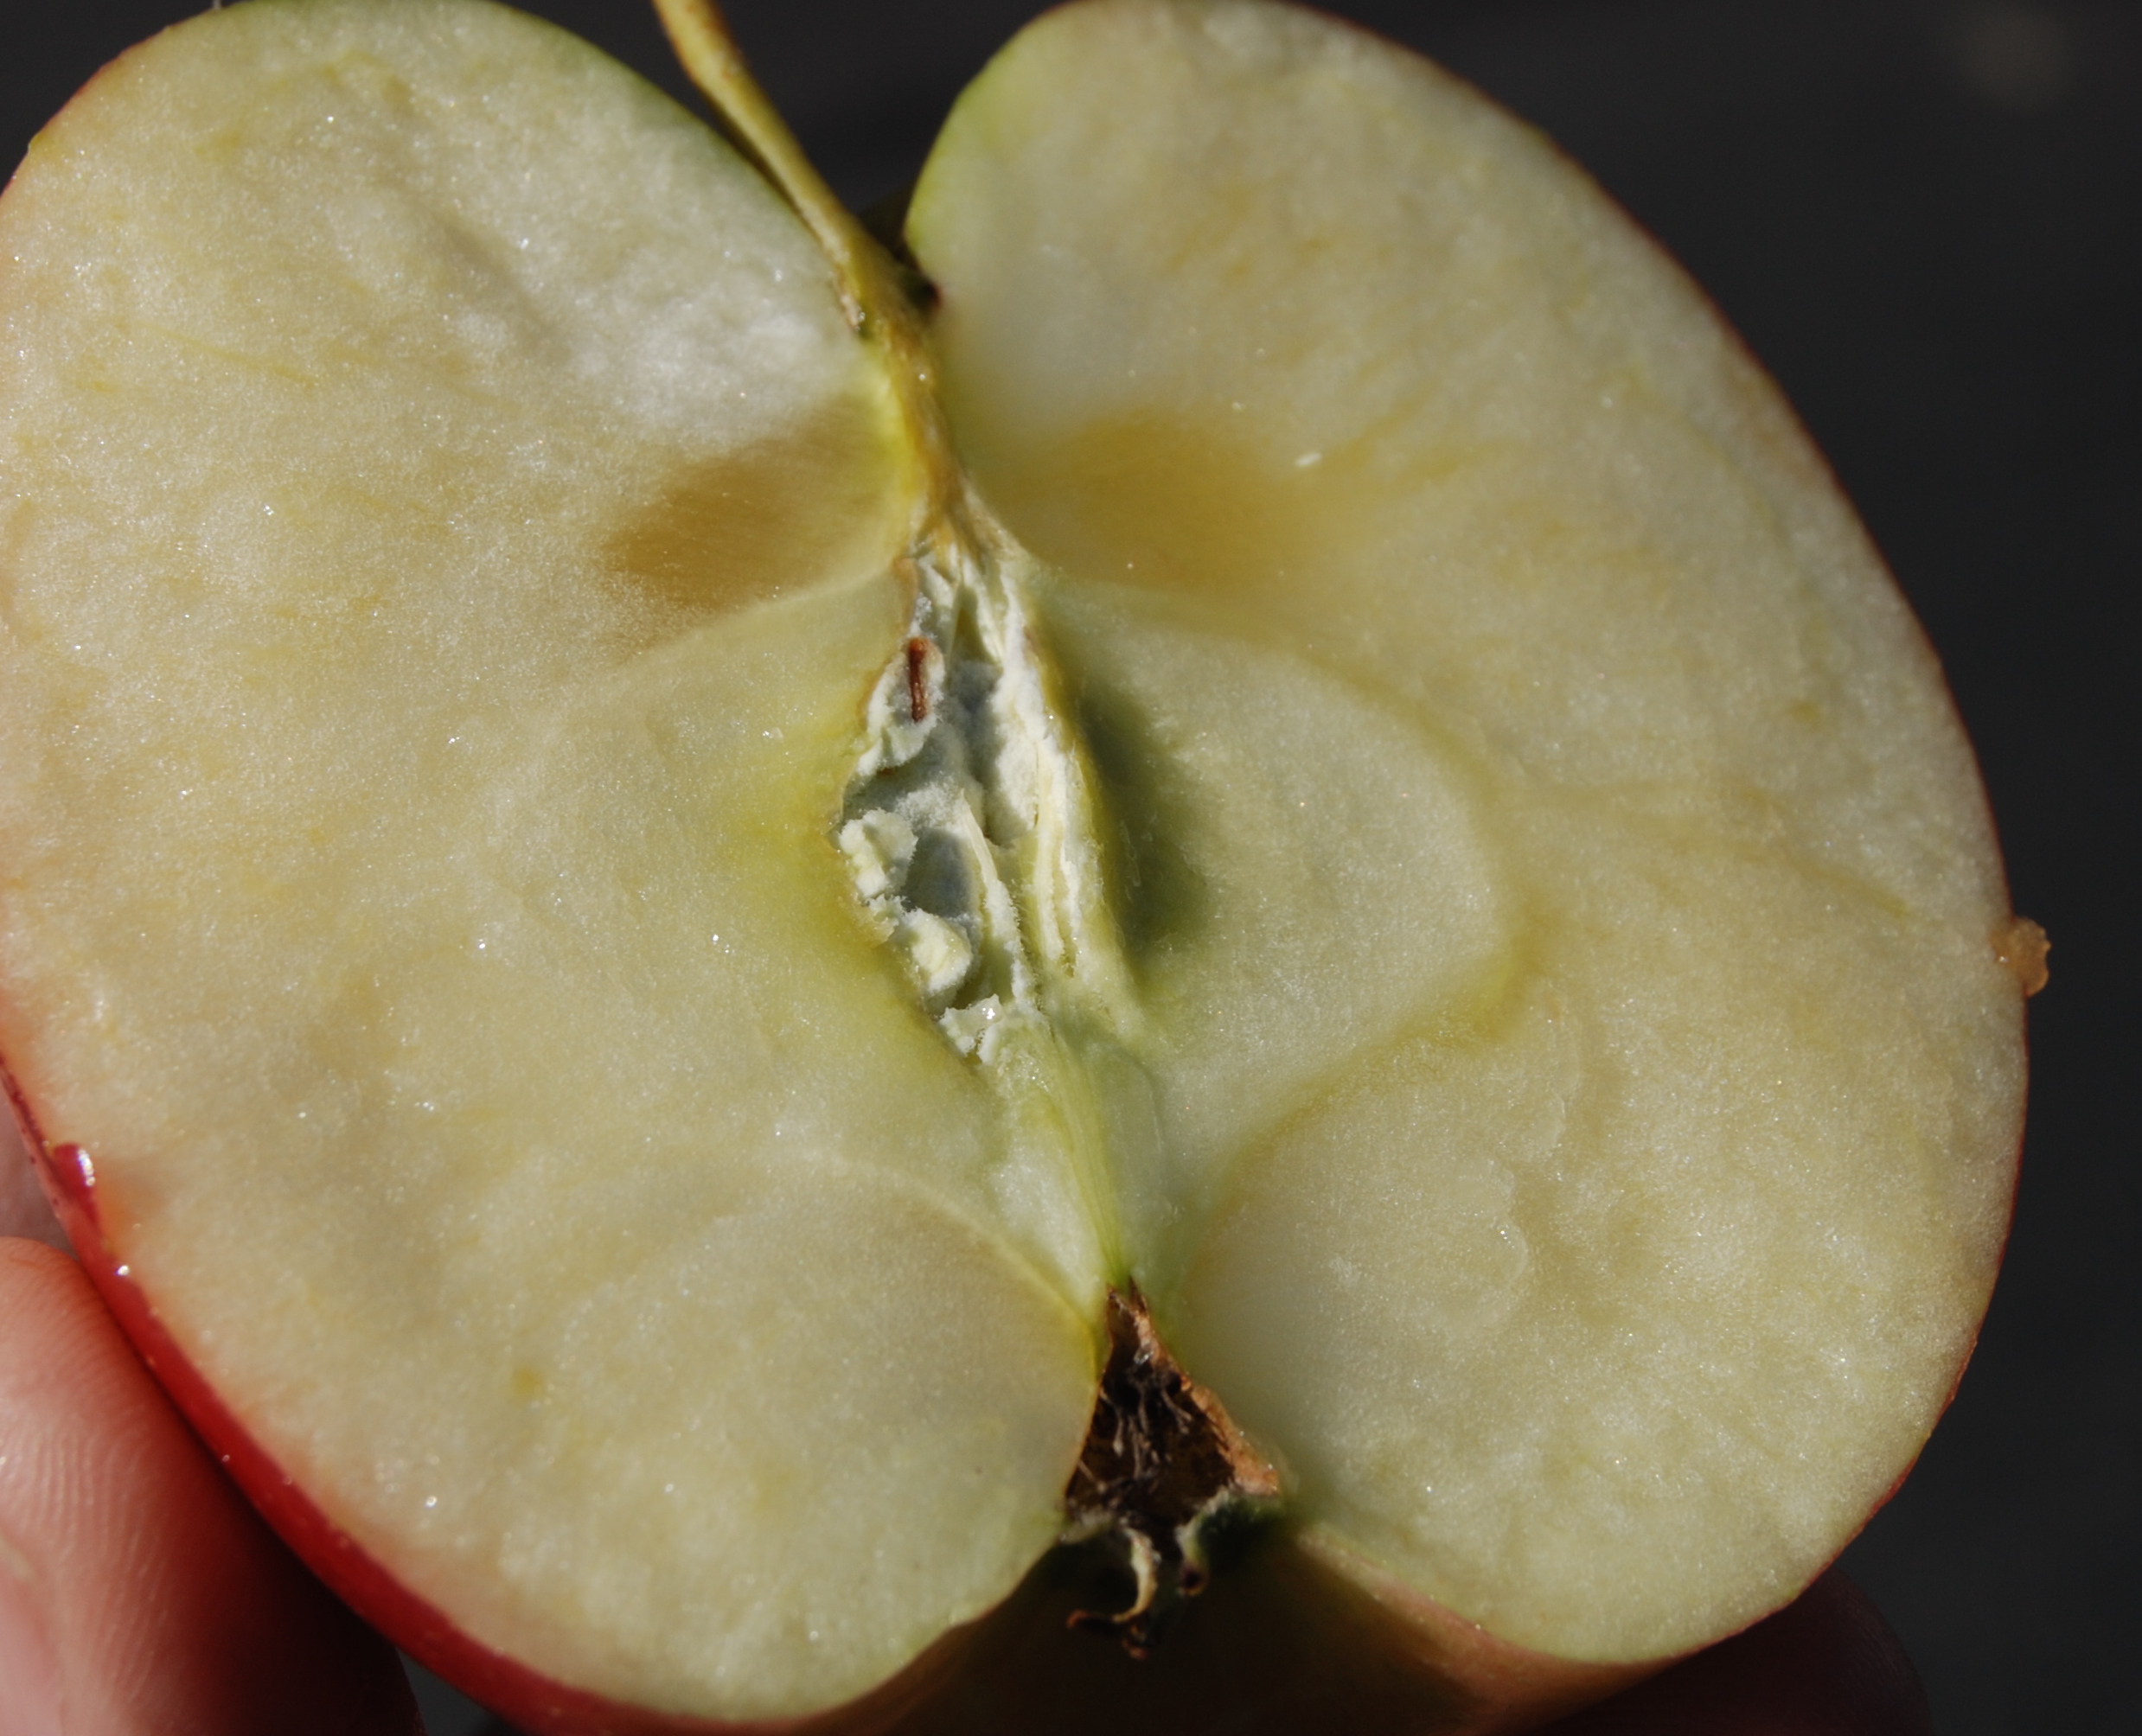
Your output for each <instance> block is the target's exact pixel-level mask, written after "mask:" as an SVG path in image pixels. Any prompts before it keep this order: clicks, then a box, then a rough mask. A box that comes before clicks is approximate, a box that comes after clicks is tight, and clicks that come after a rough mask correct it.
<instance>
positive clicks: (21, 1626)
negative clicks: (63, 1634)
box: [0, 1532, 60, 1736]
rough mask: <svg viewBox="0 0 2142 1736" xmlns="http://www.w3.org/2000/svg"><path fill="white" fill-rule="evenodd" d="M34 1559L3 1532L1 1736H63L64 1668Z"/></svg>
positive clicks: (0, 1549)
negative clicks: (47, 1627)
mask: <svg viewBox="0 0 2142 1736" xmlns="http://www.w3.org/2000/svg"><path fill="white" fill-rule="evenodd" d="M41 1589H42V1588H41V1586H40V1585H39V1580H38V1573H37V1569H36V1567H35V1565H34V1564H33V1563H32V1562H31V1560H30V1559H29V1556H27V1555H25V1554H23V1553H22V1551H21V1550H20V1549H18V1548H16V1547H15V1545H14V1544H13V1543H12V1542H10V1541H9V1540H8V1537H7V1535H6V1533H4V1532H0V1736H60V1664H59V1660H58V1659H57V1658H56V1657H55V1656H54V1655H53V1650H52V1640H51V1636H50V1635H49V1634H48V1633H47V1632H46V1631H45V1612H44V1599H43V1597H42V1595H41Z"/></svg>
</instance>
